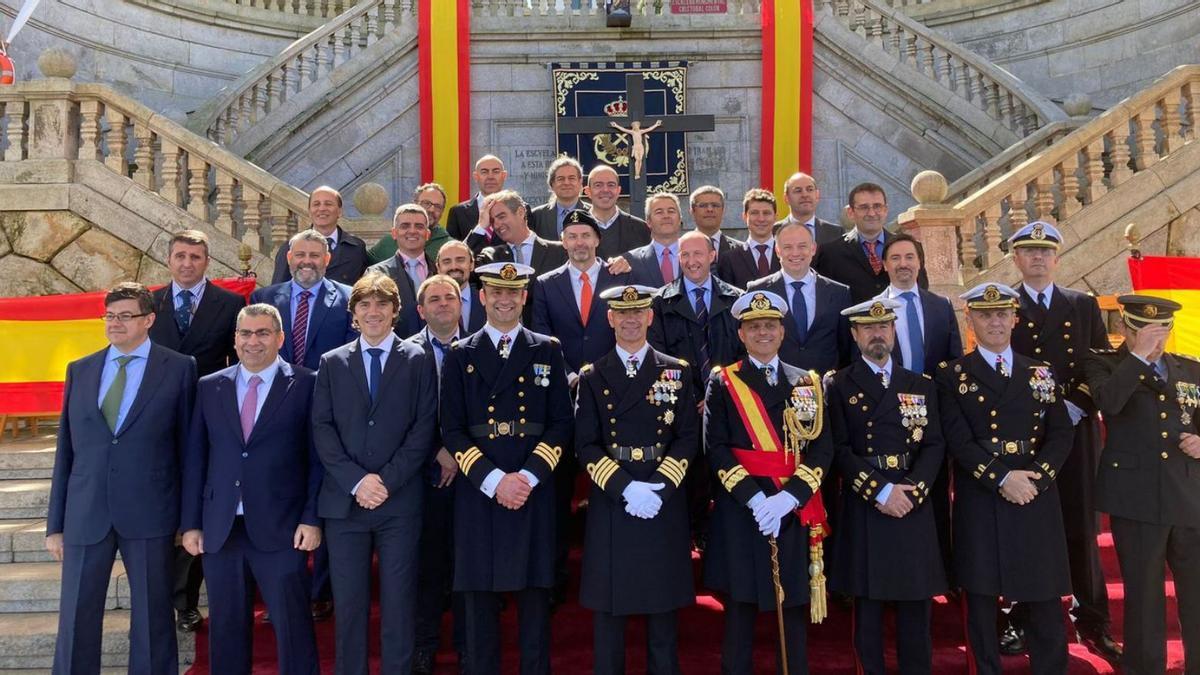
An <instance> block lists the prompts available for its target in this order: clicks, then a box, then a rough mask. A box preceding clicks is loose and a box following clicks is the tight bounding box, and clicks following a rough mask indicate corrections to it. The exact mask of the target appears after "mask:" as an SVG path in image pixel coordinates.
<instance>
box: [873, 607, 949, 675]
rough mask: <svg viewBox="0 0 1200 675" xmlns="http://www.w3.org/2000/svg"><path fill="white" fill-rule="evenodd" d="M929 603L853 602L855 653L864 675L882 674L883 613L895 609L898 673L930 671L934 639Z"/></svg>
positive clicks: (907, 673) (909, 673)
mask: <svg viewBox="0 0 1200 675" xmlns="http://www.w3.org/2000/svg"><path fill="white" fill-rule="evenodd" d="M932 604H933V603H932V602H931V601H929V600H914V601H905V602H891V603H887V602H883V601H881V600H870V599H867V598H855V599H854V653H855V656H856V658H857V659H858V665H859V667H860V669H861V672H862V673H864V674H865V675H885V673H887V670H886V669H885V667H884V661H883V611H884V607H885V606H886V605H894V606H895V608H896V658H897V660H898V661H899V665H900V672H901V673H903V674H904V675H917V674H922V673H931V672H932V671H933V638H932V637H931V636H930V632H929V617H930V611H931V610H930V608H931V606H932Z"/></svg>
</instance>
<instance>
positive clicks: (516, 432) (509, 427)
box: [467, 420, 546, 439]
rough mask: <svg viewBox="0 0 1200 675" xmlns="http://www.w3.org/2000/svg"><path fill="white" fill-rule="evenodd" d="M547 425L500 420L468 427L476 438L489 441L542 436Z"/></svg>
mask: <svg viewBox="0 0 1200 675" xmlns="http://www.w3.org/2000/svg"><path fill="white" fill-rule="evenodd" d="M545 429H546V425H544V424H536V423H525V422H518V421H516V420H500V421H496V422H492V423H491V424H476V425H474V426H471V427H467V433H469V434H471V436H473V437H475V438H483V437H487V438H489V439H492V438H499V437H501V436H521V437H524V436H541V434H542V432H543V431H545Z"/></svg>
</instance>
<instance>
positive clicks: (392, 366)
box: [371, 336, 404, 412]
mask: <svg viewBox="0 0 1200 675" xmlns="http://www.w3.org/2000/svg"><path fill="white" fill-rule="evenodd" d="M402 343H403V340H401V339H400V338H399V336H397V337H395V338H394V339H393V340H392V351H391V352H389V353H388V360H387V363H385V364H383V374H381V375H380V376H379V389H378V390H379V391H383V388H384V387H386V386H388V383H390V382H391V381H392V380H393V379H395V377H396V373H397V372H399V371H400V370H401V369H402V368H403V367H404V363H403V362H402V361H401V360H400V356H399V355H400V353H401V352H402V351H404V349H403V344H402ZM380 398H383V397H382V396H380V397H378V398H376V399H375V401H374V402H373V403H372V404H371V412H375V407H376V406H377V405H379V399H380Z"/></svg>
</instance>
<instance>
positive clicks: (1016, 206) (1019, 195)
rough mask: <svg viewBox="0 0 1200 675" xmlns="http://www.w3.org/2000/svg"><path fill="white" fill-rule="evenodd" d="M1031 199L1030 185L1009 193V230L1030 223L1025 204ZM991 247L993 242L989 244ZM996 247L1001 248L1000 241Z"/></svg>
mask: <svg viewBox="0 0 1200 675" xmlns="http://www.w3.org/2000/svg"><path fill="white" fill-rule="evenodd" d="M1028 201H1029V186H1028V185H1022V186H1021V187H1019V188H1017V189H1016V190H1013V191H1012V193H1011V194H1009V195H1008V227H1009V230H1008V231H1009V232H1016V231H1017V230H1019V229H1021V228H1022V227H1025V226H1026V225H1028V224H1029V212H1028V211H1026V210H1025V204H1026V202H1028ZM988 246H989V248H991V244H989V245H988ZM996 248H999V242H997V243H996Z"/></svg>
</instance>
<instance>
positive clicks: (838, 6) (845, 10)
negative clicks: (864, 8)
mask: <svg viewBox="0 0 1200 675" xmlns="http://www.w3.org/2000/svg"><path fill="white" fill-rule="evenodd" d="M833 6H834V9H835V10H836V11H835V12H834V14H836V15H837V16H840V17H847V16H849V15H850V0H834V2H833Z"/></svg>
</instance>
